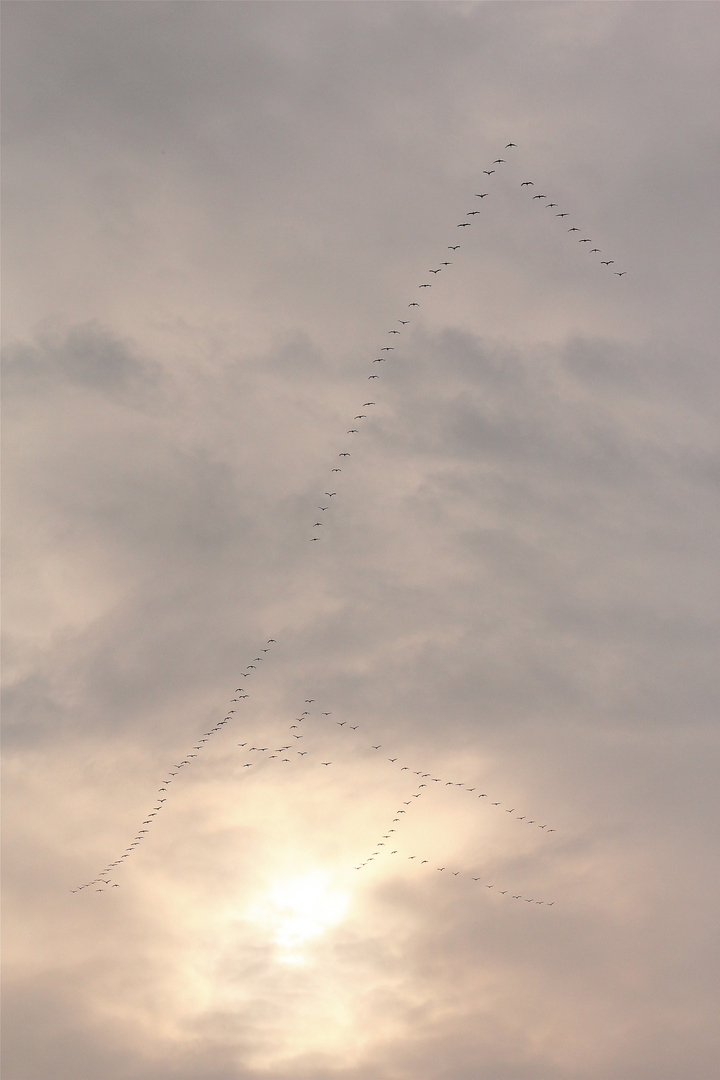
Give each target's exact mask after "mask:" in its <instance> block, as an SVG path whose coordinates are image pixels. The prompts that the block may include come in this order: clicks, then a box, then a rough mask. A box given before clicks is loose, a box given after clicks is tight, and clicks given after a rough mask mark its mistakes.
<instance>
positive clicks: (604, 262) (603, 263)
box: [600, 259, 615, 266]
mask: <svg viewBox="0 0 720 1080" xmlns="http://www.w3.org/2000/svg"><path fill="white" fill-rule="evenodd" d="M614 262H615V260H614V259H601V260H600V265H601V266H612V264H613V263H614Z"/></svg>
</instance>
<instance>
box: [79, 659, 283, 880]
mask: <svg viewBox="0 0 720 1080" xmlns="http://www.w3.org/2000/svg"><path fill="white" fill-rule="evenodd" d="M276 644H277V641H276V640H275V638H268V640H267V642H266V644H265V646H264V647H263V648H262V649H260V650H259V652H260V653H261V654H263V655H261V656H256V657H254V658H253V662H252V663H250V664H248V665H247V666H246V668H245V670H244V671H242V672H241V673H240V675H241V678H250V676H251V674H252V672H253V671H257V664H258V663H263V662H264V661H265V659H266V658H267V655H268V653H269V652H270V649H269V648H268V646H272V645H276ZM235 694H236V696H235V697H234V698H232V699H231V704H233V703H235V702H240V701H247V699H248V698H249V697H250V695H249V694H248V693H247V691H246V690H245V687H244V686H238V687H237V688H236V690H235ZM235 713H236V710H235V709H233V708H228V710H227V712H226V714H225V716H224V717H223V719H222V720H219V721H218V722H217V724H215V726H214V727H211V728H209V729H208V730H207V731H204V732H203V733H202V735H201V736H200V737H199V738H198V739H197V741H196V745H195V746H193V748H192V751H191V752H190V753H188V754H186V755H185V757H183V758H181V760H180V761H178V762H176V763H174V764H173V766H172V768H170V769H168V770H166V775H165V777H164V778H163V780H162V783H161V784H160V786H159V787H158V789H157V794H156V797H155V799H154V803H155V805H153V807H152V809H151V810H150V811H149V812H148V813H147V814H146V815H145V819H144V820H143V822H142V828H140V829H138V831H137V832H136V834H135V836H134V837H133V840H132V842H131V843H130V844H129V845H128V846H127V847H126V848H125V851H124V852H123V853H122V855H120V857H119V858H118V859H115V860H114V861H113V862H110V863H108V864H107V866H105V867H103V869H102V870H101V871H100V873H99V874H98V876H97V877H95V878H93V879H92V880H91V881H86V882H84V883H83V884H81V885H77V886H76V887H75V888H74V889H71V890H70V891H71V892H73V893H76V892H80V891H81V890H82V889H89V888H91V887H92V886H93V885H94V886H98V885H101V883H104V884H106V885H108V886H110V887H112V888H118V886H117V884H113V883H112V882H111V881H107V882H106V881H105V879H106V878H107V877H108V876H109V875H110V876H111V875H112V874H113V872H114V871H115V870H116V869H117V868H118V867H120V866H122V865H123V863H124V861H125V860H126V859H129V858H130V856H131V855H132V854H133V853H134V852H135V851H136V850H137V848H138V847H140V845H141V844H142V843H143V841H144V840H145V838H146V837H147V835H148V834H149V832H150V829H151V828H152V826H153V824H154V821H155V818H156V817H157V816H158V814H160V812H161V811H162V810H164V809H165V805H166V803H167V798H168V796H167V793H168V789H169V787H170V785H171V784H172V783H173V781H175V780H176V778H177V776H178V775H179V773H180V770H181V769H184V768H187V766H188V765H191V764H193V762H194V760H195V759H196V758H197V757H198V755H199V754H201V753H202V751H203V750H204V749H205V748H206V746H207V744H208V742H210V740H211V739H212V737H213V736H214V735H217V734H218V732H220V731H222V729H223V728H224V727H225V725H226V724H229V723H230V721H231V720H232V719H233V717H234V714H235ZM95 891H96V892H103V891H104V890H103V889H102V888H96V890H95Z"/></svg>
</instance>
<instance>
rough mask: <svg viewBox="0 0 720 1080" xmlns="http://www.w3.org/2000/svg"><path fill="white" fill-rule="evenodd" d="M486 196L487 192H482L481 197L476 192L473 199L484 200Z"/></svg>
mask: <svg viewBox="0 0 720 1080" xmlns="http://www.w3.org/2000/svg"><path fill="white" fill-rule="evenodd" d="M487 196H488V192H487V191H483V193H482V195H479V194H478V192H477V191H476V192H475V198H476V199H486V198H487Z"/></svg>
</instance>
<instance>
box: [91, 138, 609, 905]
mask: <svg viewBox="0 0 720 1080" xmlns="http://www.w3.org/2000/svg"><path fill="white" fill-rule="evenodd" d="M516 149H517V147H516V144H515V143H513V142H510V143H508V144H507V145H506V146H505V150H504V152H505V153H508V152H510V153H512V152H513V151H515V150H516ZM507 160H508V159H507V158H496V159H495V160H494V161H493V162H492V163H491V166H490V167H489V168H488V169H485V170H483V172H482V175H483V176H485V177H487V182H486V186H487V187H488V189H489V190H488V191H481V192H475V193H474V197H475V198H477V199H480V200H481V201H480V203H478V204H476V206H475V207H474V208H473V209H471V210H468V212H467V215H466V217H467V218H468V219H469V220H467V221H460V222H458V223H457V226H456V228H457V229H462V230H465V229H469V228H473V227H475V228H476V227H477V219H478V218H479V219H480V220H482V217H483V214H485V213H486V212H487V211H486V206H487V204H486V203H485V201H484V200H485V199H490V201H491V202H492V186H493V184H495V183H497V179H494V178H497V177H499V176H500V175H501V174H502V168H503V166H504V165H506V164H507ZM535 187H536V185H535V183H534V181H533V180H524V181H522V183H521V184H520V193H527V194H528V197H529V198H530V199H531V200H532V201H533V202H534V203H536V204H537V206H538V207H541V208H542V209H543V211H546V210H550V211H551V213H552V214H553V217H554V220H556V221H557V222H558V225H559V226H561V227H564V228H565V230H566V233H567V236H568V240H569V241H571V242H572V241H574V240H576V241H577V242H578V243H580V244H582V245H592V246H591V247H585V250H586V251H587V253H588V254H589V255H592V256H595V257H597V256H600V255H603V254H605V252H603V250H602V248H600V247H599V246H598V245H597V244H595V243H594V241H593V239H592V238H591V237H588V236H585V235H583V229H582V227H581V226H580V225H578V224H574V223H573V219H572V215H571V213H570V211H568V210H566V209H564V208H563V207H561V206H559V204H558V203H557V202H555V201H553V200H551V199H550V197H549V196H548V195H547V194H546V193H544V192H539V191H535V190H534V189H535ZM567 219H569V221H568V220H567ZM576 234H581V235H576ZM466 238H467V234H465V233H463V241H466ZM448 239H451V238H450V237H448ZM453 239H454V238H453ZM461 250H462V243H449V244H446V245H445V249H444V253H445V255H444V257H443V258H440V259H438V260H437V264H436V265H435V266H433V267H430V268H429V269H428V271H427V273H428V275H432V279H433V280H432V281H422V282H420V283H419V284H418V286H417V288H418V292H419V291H420V290H426V289H430V288H433V287H434V286H436V285H437V287H438V288H440V287H441V285H442V284H443V282H444V280H445V279H447V278H448V277H449V275H450V274H451V272H452V270H451V268H453V267H455V266H456V260H457V258H458V255H457V253H458V252H459V251H461ZM448 253H450V255H449V257H448ZM597 265H598V266H599V267H600V266H602V267H604V268H605V271H609V272H611V273H613V274H614V275H615V276H617V277H618V278H622V277H624V276H625V273H626V271H625V270H618V269H617V268H616V263H615V260H614V259H612V258H600V259H597ZM440 274H443V275H444V277H443V278H438V275H440ZM422 295H425V294H424V293H423V294H422ZM420 306H421V304H420V300H419V299H414V298H413V299H410V300H409V302H408V304H407V308H406V317H405V318H398V320H397V324H396V326H394V327H392V328H391V329H390V330H388V331H387V333H388V336H392V338H393V342H394V343H393V344H392V345H382V346H380V347H379V348H378V349H377V355H375V356H373V357H372V358H371V359H370V361H369V363H370V369H369V371H370V373H369V374H367V375H366V377H365V378H366V381H372V382H373V388H372V393H370V394H367V393H361V394H360V395H359V396H358V405H357V408H356V410H355V414H354V416H353V417H352V418H349V424H350V426H349V427H348V429H347V432H346V438H348V442H347V444H346V445H344V446H343V447H342V449H341V450H339V451H338V453H337V458H336V463H334V464H332V465H331V466H330V470H329V471H330V476H331V477H332V483H330V484H327V485H323V491H322V495H321V497H320V498H319V499H317V502H316V510H315V512H314V516H315V518H316V520H315V521H314V523H313V524H312V526H311V527H310V535H308V536H307V540H308V541H309V542H311V543H321V542H322V530H323V528H324V526H325V524H326V521H327V518H326V517H325V515H327V514H331V513H332V510H333V508H334V506H335V500H336V499H338V498H340V497H341V490H342V489H341V483H342V471H343V468H344V467H346V466H349V459H350V458H352V457H353V455H355V456H357V451H356V446H358V445H360V444H358V442H357V440H356V438H355V437H356V436H361V435H362V431H363V421H366V420H367V419H368V417H369V416H371V415H372V410H373V409H375V407H376V405H377V398H378V390H379V387H378V385H377V383H378V381H379V380H380V379H381V378H382V374H383V371H384V369H380V368H378V367H376V365H382V364H387V363H390V364H392V362H393V359H394V357H393V356H392V355H391V354H394V353H396V352H399V351H401V350H400V343H399V342H398V343H397V344H395V342H397V339H398V338H400V337H401V336H402V334H403V333H405V331H406V328H407V327H408V326H411V325H412V318H413V317H414V315H415V313H414V312H411V310H410V309H413V308H420ZM360 398H367V399H372V400H362V401H361V400H360ZM349 446H352V450H350V449H348V447H349ZM325 488H329V489H330V490H325ZM317 530H320V531H317ZM276 645H277V642H276V640H275V639H274V638H270V639H268V640H267V641H266V642H265V643H264V644H263V645H262V647H261V648H259V649H258V650H256V651H257V654H258V655H256V656H254V657H253V659H252V661H251V662H250V663H248V664H247V665H246V667H245V669H244V670H243V671H241V672H239V675H238V682H239V683H240V685H239V686H238V687H237V688H236V689H235V691H234V696H233V697H232V698H231V700H230V704H229V706H228V708H227V710H226V711H225V715H224V716H223V717H222V719H220V720H219V721H218V722H217V723H216V724H215V725H214V726H212V727H210V728H208V730H206V731H203V732H202V733H201V735H200V736H198V737H197V738H196V740H195V743H194V745H193V746H192V748H191V750H190V751H189V752H188V753H186V754H185V755H184V756H183V757H181V758H180V759H179V760H178V761H176V762H175V763H174V764H173V765H172V766H171V767H170V768H169V769H167V770H166V772H165V775H164V776H163V777H162V780H161V782H160V784H159V785H158V788H157V791H156V794H155V798H154V799H153V800H152V804H153V805H152V807H151V809H150V810H148V811H147V812H146V814H145V815H144V816H143V818H142V820H141V823H140V827H139V828H138V829H137V831H136V833H135V835H134V836H133V837H132V839H131V841H130V843H129V844H128V845H127V846H126V848H125V850H124V851H123V852H121V853H120V854H119V855H118V857H117V858H115V859H113V860H112V861H110V862H108V863H107V865H106V866H104V867H103V868H102V870H101V871H100V872H99V873H98V874H97V875H96V876H95V877H94V878H92V879H91V880H90V881H87V882H84V883H82V884H79V885H77V886H76V887H75V888H74V889H72V890H71V891H72V892H74V893H77V892H81V891H83V890H91V891H93V892H105V891H109V890H112V889H116V888H118V887H119V883H118V882H117V881H115V880H113V879H114V878H115V877H116V876H117V874H118V871H119V870H120V869H121V868H122V867H123V865H124V864H125V862H126V860H128V859H129V858H131V856H132V855H133V854H134V852H136V851H137V850H138V848H139V847H140V846H141V845H142V844H143V843H144V842H145V840H146V838H147V837H148V836H149V834H150V830H151V829H152V826H153V824H154V823H155V821H156V819H157V818H158V817H159V815H160V814H161V813H162V811H163V810H165V809H166V807H167V806H168V805H169V802H168V799H169V796H170V793H171V786H172V785H173V784H176V783H177V782H178V780H179V778H180V776H181V773H182V770H183V769H186V768H188V767H190V766H191V765H192V764H193V763H194V762H195V761H196V760H197V759H198V757H199V755H201V754H202V753H203V751H204V750H205V749H206V748H207V746H208V744H209V743H210V741H211V740H212V739H213V738H214V737H215V736H217V735H218V734H219V733H220V732H221V731H223V730H224V729H225V728H226V727H227V726H228V725H230V724H236V725H237V724H238V723H239V721H240V715H241V713H240V710H241V709H243V708H244V709H247V705H245V704H244V703H245V702H247V701H248V700H249V699H250V694H249V692H248V686H249V685H250V684H248V682H247V680H252V676H253V674H254V673H255V672H256V671H258V670H259V669H258V665H259V664H263V665H264V664H265V663H266V662H267V661H269V660H270V659H271V657H272V651H273V648H274V647H275V646H276ZM314 703H315V702H314V699H313V698H306V699H305V700H304V702H303V704H304V705H305V706H306V708H303V709H302V710H298V715H297V716H294V717H293V719H292V722H291V723H289V725H288V730H287V735H286V737H285V739H284V740H282V745H279V746H275V745H274V741H278V742H280V741H281V740H274V741H270V740H268V739H266V740H263V739H261V740H259V742H260V743H262V745H256V743H258V740H257V738H256V739H255V741H254V742H253V743H252V744H251V743H250V740H249V739H248V738H246V739H245V741H244V742H241V743H239V744H238V748H239V749H240V750H242V752H243V754H242V756H243V757H245V758H246V759H247V760H244V761H242V762H241V763H240V766H239V768H240V771H241V772H242V773H245V775H249V774H250V773H254V772H255V771H256V766H257V765H258V764H259V763H260V762H265V763H266V764H269V763H270V762H271V761H272V762H274V763H275V765H276V766H277V767H280V766H283V767H287V766H288V765H297V766H300V767H303V768H306V769H307V768H309V767H310V766H311V765H316V766H318V767H319V768H325V769H331V768H332V767H333V765H334V762H333V760H332V756H331V754H329V753H327V752H326V753H325V754H322V753H321V754H320V755H318V754H317V753H316V751H315V750H314V749H313V750H312V751H311V750H310V749H309V748H306V744H305V742H304V739H305V735H306V732H307V730H308V728H309V727H310V723H311V721H312V720H313V719H322V721H324V723H325V726H326V729H328V728H329V725H333V726H334V727H335V728H337V729H339V730H340V731H341V732H344V733H345V734H346V735H347V736H348V737H350V736H351V735H352V736H353V739H354V745H355V747H356V748H357V750H358V751H360V750H365V751H368V752H370V753H372V754H375V755H377V757H378V759H379V761H382V759H383V758H384V759H385V760H384V762H383V765H384V766H385V767H387V765H388V764H390V765H391V766H392V768H393V769H394V771H395V773H396V774H397V775H398V778H400V777H402V775H403V774H404V773H407V774H408V778H413V777H414V778H415V780H416V781H417V783H416V785H415V790H412V791H409V792H407V794H408V796H409V797H408V798H407V799H406V800H403V805H402V806H401V807H399V808H398V809H397V810H395V811H394V813H393V817H392V820H391V822H390V825H389V826H388V827H387V828H386V830H385V832H383V833H382V834H381V836H380V839H378V840H376V841H375V843H374V844H371V845H369V846H368V851H369V854H367V855H365V857H364V858H362V859H360V860H359V861H357V862H356V864H355V869H356V870H363V869H365V868H366V867H368V866H369V865H370V864H371V863H373V862H375V861H376V860H378V859H380V858H381V857H382V856H383V855H386V854H387V856H388V857H391V858H395V859H396V861H397V860H398V859H399V860H405V861H409V862H412V863H414V864H417V865H418V866H422V867H428V868H429V869H433V870H434V872H440V873H444V874H446V876H448V877H450V876H452V877H461V878H468V879H471V880H472V881H473V882H474V883H476V884H478V885H482V886H484V887H485V888H487V889H488V890H490V889H493V890H495V891H496V892H497V893H499V894H500V895H503V896H507V897H508V899H513V900H519V901H524V902H526V903H529V904H534V905H542V906H547V907H552V906H553V904H554V903H555V901H554V900H553V901H548V900H545V899H539V898H535V897H526V896H524V895H522V894H521V893H519V892H512V891H511V890H510V889H509V888H504V887H503V888H500V887H499V886H498V885H497V883H496V882H493V881H490V880H488V879H486V877H485V875H484V873H479V872H477V873H476V872H475V871H473V870H468V869H467V868H463V867H459V868H451V867H449V866H444V865H443V866H437V867H436V866H434V864H433V862H432V861H431V860H430V859H429V858H426V857H425V856H423V855H422V853H417V852H413V853H412V854H407V852H406V851H405V850H404V849H403V848H402V847H401V846H397V845H400V837H401V834H402V826H403V824H404V822H405V821H406V819H407V816H408V814H409V813H410V811H411V810H412V809H413V808H414V806H417V801H418V800H419V799H425V800H426V799H428V798H431V797H432V793H433V790H434V789H437V786H438V785H440V786H442V787H445V788H447V787H450V788H453V789H455V790H456V791H457V792H458V793H460V792H462V793H463V796H464V797H469V798H472V799H474V800H476V803H475V805H476V806H477V807H478V809H482V810H483V811H486V810H487V812H493V813H505V814H507V815H510V820H513V821H516V822H517V823H518V826H519V827H522V828H528V827H530V828H536V829H538V830H539V831H540V832H542V833H543V834H544V835H545V836H546V837H547V836H548V835H549V834H551V833H554V832H555V831H556V830H555V828H554V827H551V826H550V825H549V824H548V822H546V821H541V820H539V819H538V818H537V817H536V816H530V815H529V814H528V813H520V812H519V808H518V807H516V806H515V805H514V804H513V805H512V806H511V805H510V804H509V803H507V801H505V802H503V800H500V799H496V798H495V797H494V795H493V794H491V793H489V792H487V791H485V790H481V789H480V787H479V786H478V784H473V785H472V786H471V785H470V784H467V783H466V782H465V781H460V780H456V779H451V778H447V777H444V776H441V775H438V772H439V770H435V769H433V768H432V767H429V768H425V769H417V768H415V767H414V765H413V764H412V763H410V762H408V761H406V760H403V758H402V757H401V756H399V754H395V753H394V752H393V751H392V750H391V749H390V748H388V747H385V746H384V745H383V743H381V742H377V743H373V742H370V741H369V739H368V738H367V737H366V736H365V734H364V731H363V728H364V726H365V725H363V724H356V725H350V724H348V722H347V721H344V720H338V719H337V718H336V717H334V716H333V714H332V712H330V711H321V712H320V713H313V712H312V711H311V709H309V708H307V706H312V705H313V704H314ZM302 725H304V727H303V726H302ZM325 745H329V743H328V742H326V743H325ZM307 746H309V744H307ZM391 754H392V756H390V755H391ZM535 835H537V834H535Z"/></svg>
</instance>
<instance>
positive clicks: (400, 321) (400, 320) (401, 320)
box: [398, 319, 410, 333]
mask: <svg viewBox="0 0 720 1080" xmlns="http://www.w3.org/2000/svg"><path fill="white" fill-rule="evenodd" d="M398 322H399V323H402V325H403V326H407V324H408V323H409V322H410V320H409V319H398ZM398 333H400V331H399V330H398Z"/></svg>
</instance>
